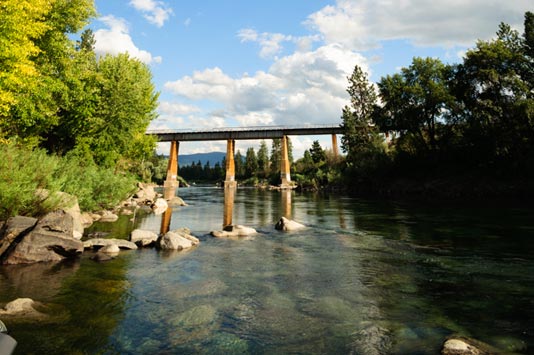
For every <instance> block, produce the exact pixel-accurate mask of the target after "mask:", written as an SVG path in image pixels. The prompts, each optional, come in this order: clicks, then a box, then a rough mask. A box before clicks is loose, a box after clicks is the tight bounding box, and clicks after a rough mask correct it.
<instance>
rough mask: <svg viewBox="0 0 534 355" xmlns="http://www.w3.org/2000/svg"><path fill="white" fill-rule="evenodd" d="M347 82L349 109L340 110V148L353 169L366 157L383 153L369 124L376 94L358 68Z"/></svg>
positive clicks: (374, 129) (380, 137)
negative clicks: (341, 134)
mask: <svg viewBox="0 0 534 355" xmlns="http://www.w3.org/2000/svg"><path fill="white" fill-rule="evenodd" d="M348 81H349V87H348V89H347V92H348V93H349V95H350V101H351V106H350V107H349V106H345V107H344V108H343V115H342V117H341V119H342V121H343V123H342V125H341V126H342V128H343V136H342V138H341V148H342V149H343V151H344V152H345V153H347V160H348V163H349V164H350V165H352V166H354V165H357V164H359V163H360V162H361V161H362V160H363V159H364V157H365V156H369V155H374V154H377V153H383V138H382V136H380V134H379V132H378V128H377V126H376V125H375V124H373V122H372V114H373V111H374V108H375V106H376V105H377V94H376V91H375V88H374V86H373V84H371V83H369V81H368V79H367V74H366V73H364V72H363V70H362V69H361V68H360V67H359V66H355V67H354V71H353V72H352V75H351V76H350V77H348Z"/></svg>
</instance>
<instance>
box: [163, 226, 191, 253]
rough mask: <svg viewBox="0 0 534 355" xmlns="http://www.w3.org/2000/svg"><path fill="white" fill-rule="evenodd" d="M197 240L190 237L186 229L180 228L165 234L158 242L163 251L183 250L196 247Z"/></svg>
mask: <svg viewBox="0 0 534 355" xmlns="http://www.w3.org/2000/svg"><path fill="white" fill-rule="evenodd" d="M198 243H199V240H198V239H197V238H195V237H193V236H192V235H191V231H190V230H189V229H188V228H180V229H177V230H173V231H170V232H167V233H166V234H165V235H164V236H163V237H162V238H161V239H160V241H159V247H160V249H163V250H184V249H189V248H191V247H193V246H194V245H198Z"/></svg>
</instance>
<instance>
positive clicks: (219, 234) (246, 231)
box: [210, 224, 258, 238]
mask: <svg viewBox="0 0 534 355" xmlns="http://www.w3.org/2000/svg"><path fill="white" fill-rule="evenodd" d="M256 233H258V232H257V231H256V230H255V229H254V228H251V227H246V226H242V225H239V224H236V225H231V226H226V227H224V229H223V230H222V231H212V232H211V233H210V234H211V235H212V236H214V237H216V238H232V237H248V236H251V235H254V234H256Z"/></svg>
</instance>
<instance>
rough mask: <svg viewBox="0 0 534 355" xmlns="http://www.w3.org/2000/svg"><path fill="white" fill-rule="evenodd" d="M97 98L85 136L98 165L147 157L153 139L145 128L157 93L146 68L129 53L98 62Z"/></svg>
mask: <svg viewBox="0 0 534 355" xmlns="http://www.w3.org/2000/svg"><path fill="white" fill-rule="evenodd" d="M98 73H99V75H100V77H101V78H100V80H101V81H100V82H99V92H100V100H99V102H98V106H97V108H96V112H95V117H94V121H93V122H92V124H91V125H90V127H88V128H89V131H88V132H86V133H87V136H89V137H90V138H91V141H90V143H89V144H90V145H91V148H92V150H93V152H94V159H95V162H97V163H98V164H99V165H103V166H116V164H117V163H119V162H120V161H121V159H124V158H126V159H133V160H137V159H138V160H140V159H142V158H143V157H145V158H149V157H150V155H151V154H152V152H153V149H154V147H155V140H154V138H151V137H149V136H147V135H145V131H146V129H147V127H148V125H149V124H150V122H151V121H152V120H153V119H154V118H155V117H156V107H157V99H158V95H159V94H158V93H156V92H155V89H154V84H153V83H152V74H151V72H150V70H149V68H148V67H147V66H146V65H145V64H143V63H141V62H140V61H139V60H137V59H133V58H130V57H129V56H128V54H119V55H118V56H109V55H108V56H105V57H103V58H100V60H99V62H98Z"/></svg>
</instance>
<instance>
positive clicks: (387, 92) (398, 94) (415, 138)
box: [373, 58, 454, 154]
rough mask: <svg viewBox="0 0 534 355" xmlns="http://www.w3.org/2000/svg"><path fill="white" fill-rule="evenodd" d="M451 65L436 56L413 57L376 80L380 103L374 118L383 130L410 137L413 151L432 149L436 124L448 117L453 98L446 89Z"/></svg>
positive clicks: (424, 152)
mask: <svg viewBox="0 0 534 355" xmlns="http://www.w3.org/2000/svg"><path fill="white" fill-rule="evenodd" d="M450 72H451V67H449V66H446V65H444V64H443V63H442V62H441V61H440V60H439V59H434V58H414V59H413V61H412V64H411V65H410V66H409V67H408V68H403V69H402V70H401V73H400V74H394V75H392V76H390V75H388V76H386V77H385V78H382V79H381V80H380V82H379V83H378V87H379V90H380V98H381V101H382V103H383V105H382V106H381V107H379V108H376V109H375V112H374V115H373V120H374V122H375V123H376V124H377V125H378V126H379V127H380V128H381V129H382V131H396V132H399V133H400V135H401V137H402V136H404V138H408V139H409V140H410V143H411V144H410V147H409V148H408V149H411V150H412V152H413V153H423V154H426V153H427V152H432V151H435V150H436V148H437V139H438V135H437V132H438V125H439V124H440V123H441V122H445V121H447V119H448V118H449V117H448V116H447V115H448V113H449V110H450V107H451V105H452V102H453V100H454V98H453V96H452V95H451V94H450V92H449V90H448V77H449V75H450Z"/></svg>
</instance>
